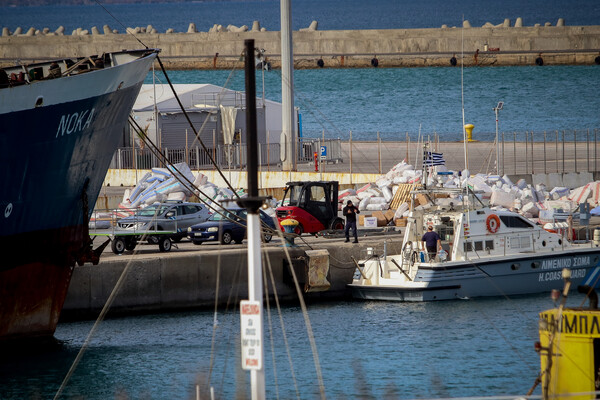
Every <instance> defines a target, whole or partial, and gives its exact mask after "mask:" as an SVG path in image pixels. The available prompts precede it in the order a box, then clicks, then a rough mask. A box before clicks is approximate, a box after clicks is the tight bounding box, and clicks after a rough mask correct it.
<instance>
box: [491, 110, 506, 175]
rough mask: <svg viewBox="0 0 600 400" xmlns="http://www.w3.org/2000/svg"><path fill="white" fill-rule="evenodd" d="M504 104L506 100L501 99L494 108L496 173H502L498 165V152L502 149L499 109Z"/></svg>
mask: <svg viewBox="0 0 600 400" xmlns="http://www.w3.org/2000/svg"><path fill="white" fill-rule="evenodd" d="M503 106H504V102H503V101H499V102H498V105H497V106H496V107H494V108H492V110H494V113H496V175H499V174H500V172H499V171H500V168H499V167H498V153H499V151H500V143H498V111H500V110H502V107H503Z"/></svg>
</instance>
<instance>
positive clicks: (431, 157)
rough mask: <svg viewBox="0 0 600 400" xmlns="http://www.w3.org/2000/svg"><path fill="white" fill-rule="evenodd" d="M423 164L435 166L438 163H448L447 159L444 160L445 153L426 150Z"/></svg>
mask: <svg viewBox="0 0 600 400" xmlns="http://www.w3.org/2000/svg"><path fill="white" fill-rule="evenodd" d="M423 164H424V165H426V166H428V167H433V166H436V165H446V161H444V156H443V153H434V152H431V151H426V152H425V154H423Z"/></svg>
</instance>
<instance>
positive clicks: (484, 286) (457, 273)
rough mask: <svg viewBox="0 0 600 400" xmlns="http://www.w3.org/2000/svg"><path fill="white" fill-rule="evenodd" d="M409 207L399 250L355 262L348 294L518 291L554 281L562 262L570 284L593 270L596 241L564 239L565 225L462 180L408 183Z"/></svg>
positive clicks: (598, 253) (423, 297)
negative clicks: (550, 226)
mask: <svg viewBox="0 0 600 400" xmlns="http://www.w3.org/2000/svg"><path fill="white" fill-rule="evenodd" d="M425 181H427V180H425ZM410 210H411V211H410V214H409V216H408V218H407V224H406V228H405V232H404V238H403V243H402V252H401V254H395V255H388V254H383V255H376V254H371V255H370V256H369V258H367V259H365V260H363V261H361V262H358V263H357V264H358V265H357V271H356V273H355V276H354V279H353V281H352V283H351V284H349V285H348V286H349V287H350V288H351V289H352V293H353V296H354V297H355V298H359V299H368V300H394V301H432V300H450V299H467V298H473V297H484V296H503V295H522V294H531V293H541V292H545V291H550V290H552V289H554V288H556V285H557V283H560V282H561V270H562V269H563V268H568V269H570V270H571V279H572V281H573V282H574V283H575V284H584V283H585V282H589V281H590V280H592V279H594V278H595V277H596V276H597V275H598V274H599V273H600V248H599V247H598V246H599V245H600V240H594V241H582V242H575V241H569V240H568V239H567V236H568V235H566V232H565V231H566V230H563V231H559V232H553V231H550V230H545V229H543V227H541V226H540V225H537V224H535V223H534V222H532V221H530V220H529V219H527V218H525V217H523V216H521V215H519V214H518V213H515V212H512V211H509V210H499V209H498V210H496V209H492V208H490V207H488V206H486V205H485V204H484V203H483V202H482V201H481V200H480V199H479V197H478V196H476V195H475V193H474V192H473V191H472V190H471V189H470V188H469V187H463V188H454V189H453V188H445V187H431V188H426V187H425V188H422V189H418V190H413V191H412V192H411V208H410ZM428 227H432V228H433V231H434V232H436V233H437V235H438V236H439V238H440V242H439V247H441V250H440V251H439V252H438V253H436V254H434V255H433V257H430V255H429V254H427V252H426V249H425V246H424V243H423V242H422V237H423V235H424V234H425V232H426V231H427V229H428ZM588 237H589V235H588ZM597 239H599V238H597ZM384 253H385V251H384Z"/></svg>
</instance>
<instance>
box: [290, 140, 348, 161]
mask: <svg viewBox="0 0 600 400" xmlns="http://www.w3.org/2000/svg"><path fill="white" fill-rule="evenodd" d="M315 154H317V156H320V158H321V162H326V163H335V164H337V163H339V162H343V158H342V140H341V139H324V140H323V139H312V138H300V140H299V146H298V163H311V162H314V160H315Z"/></svg>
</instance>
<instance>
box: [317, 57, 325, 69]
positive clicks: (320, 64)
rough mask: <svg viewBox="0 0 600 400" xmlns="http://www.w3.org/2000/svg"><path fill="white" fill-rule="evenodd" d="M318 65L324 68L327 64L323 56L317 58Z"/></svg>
mask: <svg viewBox="0 0 600 400" xmlns="http://www.w3.org/2000/svg"><path fill="white" fill-rule="evenodd" d="M317 65H318V66H319V68H323V67H324V66H325V62H324V61H323V59H322V58H319V59H318V60H317Z"/></svg>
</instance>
